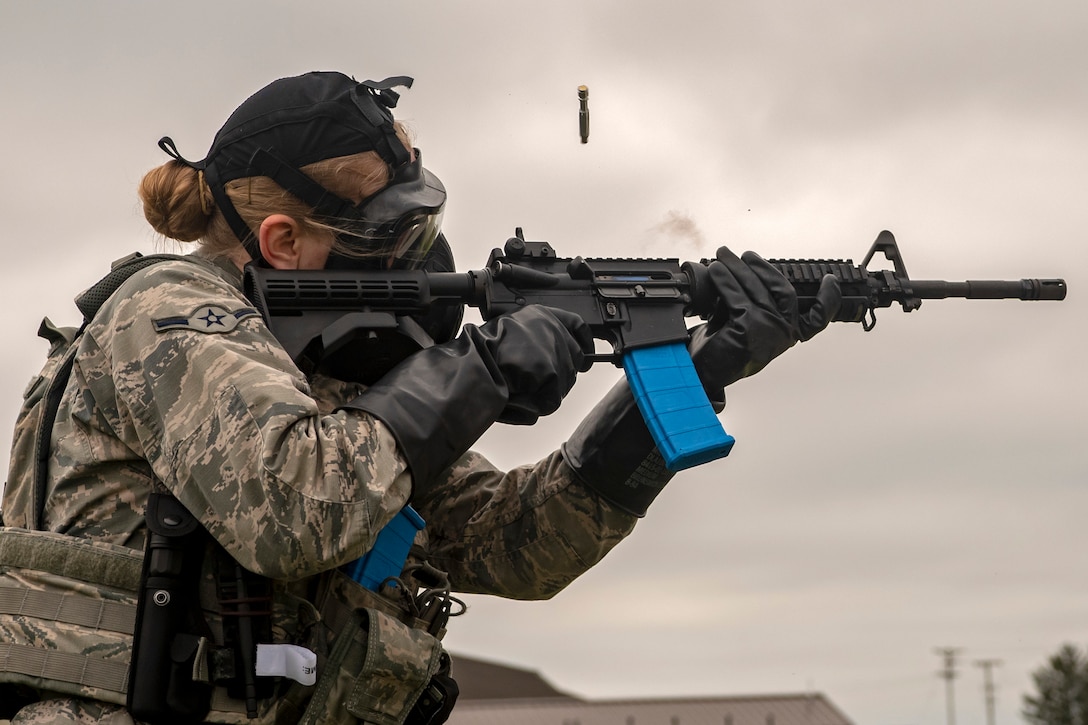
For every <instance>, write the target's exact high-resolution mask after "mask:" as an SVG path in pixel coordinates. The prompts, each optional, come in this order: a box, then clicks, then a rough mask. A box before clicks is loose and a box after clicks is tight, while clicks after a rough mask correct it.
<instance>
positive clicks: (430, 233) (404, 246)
mask: <svg viewBox="0 0 1088 725" xmlns="http://www.w3.org/2000/svg"><path fill="white" fill-rule="evenodd" d="M397 226H398V227H400V229H399V234H398V235H397V240H396V243H395V244H394V245H393V250H392V254H391V259H392V260H393V261H394V263H395V262H397V261H402V260H403V261H405V262H411V261H413V260H420V259H423V258H424V257H426V256H427V252H429V251H431V245H432V244H434V240H435V239H436V238H437V237H438V233H439V232H440V231H442V210H441V209H440V210H438V211H437V212H418V213H415V214H411V215H409V216H408V217H407V218H406V219H403V220H401V223H399V224H398V225H397Z"/></svg>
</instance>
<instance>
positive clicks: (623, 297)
mask: <svg viewBox="0 0 1088 725" xmlns="http://www.w3.org/2000/svg"><path fill="white" fill-rule="evenodd" d="M878 252H880V253H883V254H884V255H885V256H886V257H887V259H888V261H890V262H891V263H892V266H893V269H892V270H882V271H874V272H870V271H869V270H868V265H869V263H870V262H871V261H872V258H873V256H874V255H875V254H876V253H878ZM768 261H769V262H770V263H771V264H772V265H774V267H775V268H776V269H778V271H779V272H781V273H782V274H783V275H785V277H786V278H787V279H788V280H789V281H790V283H791V284H792V285H793V286H794V288H795V289H796V290H797V295H798V304H799V306H800V309H801V311H802V312H804V311H806V310H807V309H808V308H810V307H811V306H812V305H813V303H814V302H815V296H816V291H817V289H818V288H819V285H820V281H821V279H822V278H823V277H824V275H827V274H831V275H834V276H835V277H837V278H838V279H839V283H840V286H841V289H842V296H843V302H842V307H841V309H840V310H839V313H838V314H837V316H836V317H835V321H840V322H860V323H861V324H862V328H863V329H864V330H865V331H867V332H868V331H870V330H872V329H873V327H874V326H875V325H876V312H875V311H876V309H877V308H882V307H890V306H891V305H892V303H899V304H900V305H902V307H903V310H904V311H905V312H911V311H913V310H916V309H918V308H919V307H920V306H921V304H922V300H925V299H943V298H947V297H963V298H967V299H1020V300H1062V299H1065V295H1066V283H1065V281H1064V280H1062V279H1021V280H1019V281H967V282H945V281H926V280H912V279H911V278H910V277H909V276H908V275H907V271H906V267H905V266H904V264H903V258H902V255H901V254H900V252H899V247H898V246H897V245H896V242H895V237H894V236H892V234H891V232H888V231H883V232H881V233H880V235H879V236H878V237H877V239H876V241H875V242H874V243H873V246H872V248H871V249H870V250H869V253H868V254H867V255H866V257H865V260H864V261H863V262H862V263H861V264H860V265H855V264H854V263H853V261H852V260H849V259H847V260H841V259H840V260H834V259H777V260H776V259H772V260H768ZM708 264H709V261H708V260H705V259H704V260H702V261H700V262H684V263H680V261H679V260H677V259H583V258H581V257H574V258H573V259H570V258H561V257H559V256H557V254H556V252H555V250H554V249H553V248H552V247H551V245H550V244H548V243H547V242H527V241H525V237H524V235H523V234H522V231H521V229H520V228H518V229H517V231H516V232H515V236H514V237H512V238H510V239H509V240H508V241H507V242H506V245H505V248H504V249H503V250H499V249H494V250H492V252H491V255H490V257H489V258H488V261H487V266H486V267H485V268H484V269H480V270H473V271H469V272H424V271H422V270H389V271H356V270H318V271H291V270H274V269H263V268H258V267H256V266H255V265H249V266H248V267H247V268H246V273H245V292H246V296H247V297H248V298H249V299H250V300H251V301H252V302H253V304H254V305H255V306H256V307H257V308H258V310H259V311H260V312H261V314H262V316H263V317H264V319H265V321H266V322H267V323H268V326H269V328H270V329H271V331H272V333H273V334H274V335H275V336H276V338H277V339H278V340H279V341H280V343H281V344H282V345H283V346H284V348H285V349H286V350H287V352H288V354H289V355H290V356H291V358H292V359H293V360H295V361H296V362H299V361H305V360H311V361H313V360H320V359H321V358H322V357H323V356H326V355H331V354H333V353H334V352H335V351H336V350H338V349H341V348H343V347H344V346H345V345H348V344H349V343H350V342H351V341H352V340H353V339H356V338H357V337H358V336H359V335H373V334H374V331H375V330H389V329H396V328H398V326H401V327H403V326H404V325H405V324H408V323H411V316H412V315H419V314H421V313H424V312H427V311H429V310H432V309H434V308H435V307H436V306H443V305H446V306H458V307H460V306H463V305H468V306H471V307H475V308H477V309H479V311H480V314H481V316H482V317H483V319H485V320H490V319H492V318H494V317H497V316H499V315H502V314H505V313H508V312H512V311H514V310H516V309H518V308H519V307H523V306H525V305H530V304H540V305H547V306H549V307H558V308H562V309H565V310H568V311H570V312H574V313H576V314H578V315H579V316H581V317H582V319H583V320H585V321H586V323H587V324H588V325H589V328H590V330H591V331H592V333H593V336H594V337H595V338H597V339H600V340H605V341H607V342H609V343H610V344H611V346H612V351H611V352H610V353H594V354H592V355H590V356H589V359H590V361H591V362H610V363H613V364H615V365H617V366H620V367H623V369H624V372H625V373H626V375H627V379H628V382H629V384H630V386H631V390H632V392H633V393H634V396H635V400H636V402H637V404H638V406H639V409H640V411H641V412H642V415H643V417H644V418H645V420H646V423H647V426H648V427H649V429H650V432H651V434H652V435H653V437H654V441H655V443H657V446H658V449H659V450H660V452H661V454H662V456H663V458H664V459H665V464H666V465H667V466H668V467H669V468H670V469H671V470H681V469H683V468H688V467H690V466H694V465H698V464H700V463H705V462H707V461H709V460H713V459H715V458H720V457H723V456H726V455H728V454H729V451H730V449H731V448H732V446H733V442H734V439H733V437H732V436H730V435H728V434H727V433H726V432H725V430H724V429H723V428H722V425H721V422H720V421H719V420H718V418H717V415H716V414H715V412H714V409H713V407H712V406H711V403H710V402H709V400H708V399H707V396H706V392H705V391H704V389H703V386H702V384H701V383H700V381H699V378H698V375H697V374H696V372H695V366H694V365H693V364H692V362H691V357H690V356H689V354H688V352H687V348H686V344H685V343H686V342H687V338H688V331H687V325H686V323H685V319H684V318H685V317H699V318H702V319H704V320H705V319H707V318H708V317H709V316H710V314H711V313H712V312H713V310H714V306H715V304H716V302H717V293H716V291H715V288H714V285H713V284H712V283H711V281H710V278H709V272H708V271H707V265H708ZM409 327H410V325H409ZM416 328H418V325H416Z"/></svg>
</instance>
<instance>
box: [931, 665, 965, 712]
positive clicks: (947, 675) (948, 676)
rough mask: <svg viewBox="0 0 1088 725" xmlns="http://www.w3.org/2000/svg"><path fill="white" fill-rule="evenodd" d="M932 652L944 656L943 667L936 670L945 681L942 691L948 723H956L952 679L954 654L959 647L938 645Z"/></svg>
mask: <svg viewBox="0 0 1088 725" xmlns="http://www.w3.org/2000/svg"><path fill="white" fill-rule="evenodd" d="M934 652H936V653H937V654H939V655H940V656H941V657H943V658H944V669H943V670H941V671H940V672H938V673H937V676H938V677H940V678H942V679H943V680H944V682H945V685H944V688H945V690H944V691H945V703H946V704H947V706H948V725H956V699H955V693H954V692H953V689H952V680H954V679H956V655H957V654H959V652H960V649H959V648H958V647H938V648H936V649H935V650H934Z"/></svg>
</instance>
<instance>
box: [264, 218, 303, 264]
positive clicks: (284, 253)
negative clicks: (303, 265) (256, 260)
mask: <svg viewBox="0 0 1088 725" xmlns="http://www.w3.org/2000/svg"><path fill="white" fill-rule="evenodd" d="M300 232H301V227H300V226H299V223H298V222H297V221H295V219H294V217H289V216H287V215H286V214H272V215H270V216H268V217H265V220H264V221H263V222H261V228H260V231H259V232H258V234H257V239H258V241H259V242H260V245H261V256H262V257H264V259H265V261H266V262H268V264H270V265H271V266H272V267H274V268H275V269H298V268H299V259H300V257H301V252H302V245H301V244H300V243H299V237H300Z"/></svg>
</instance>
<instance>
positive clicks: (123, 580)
mask: <svg viewBox="0 0 1088 725" xmlns="http://www.w3.org/2000/svg"><path fill="white" fill-rule="evenodd" d="M0 566H11V567H16V568H19V569H32V570H34V571H45V572H49V573H51V574H56V575H57V576H65V577H71V578H73V579H79V580H81V581H86V582H90V583H93V584H101V585H104V586H107V587H111V588H114V589H123V590H126V591H129V592H132V593H133V594H135V592H136V591H137V590H138V589H139V588H140V573H141V570H142V566H143V552H140V551H136V550H135V549H127V548H124V547H120V546H111V545H108V544H102V543H99V542H93V541H91V540H89V539H80V538H77V537H75V536H65V535H64V534H56V533H51V532H44V531H28V530H26V529H14V528H0Z"/></svg>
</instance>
